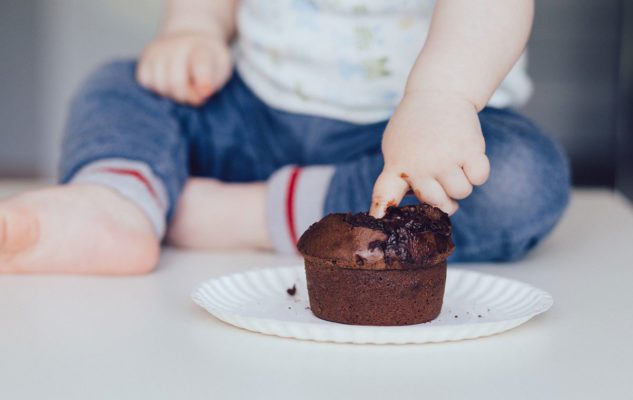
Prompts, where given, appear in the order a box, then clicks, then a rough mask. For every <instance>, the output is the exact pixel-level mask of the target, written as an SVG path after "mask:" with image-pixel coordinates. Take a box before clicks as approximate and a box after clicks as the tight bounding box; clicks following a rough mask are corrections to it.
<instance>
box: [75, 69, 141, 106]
mask: <svg viewBox="0 0 633 400" xmlns="http://www.w3.org/2000/svg"><path fill="white" fill-rule="evenodd" d="M148 94H149V92H147V91H146V90H145V89H143V88H142V87H141V86H140V85H139V84H138V82H137V81H136V61H132V60H123V61H111V62H108V63H106V64H104V65H102V66H100V67H99V68H97V69H96V70H95V71H93V72H92V73H91V74H90V75H88V77H87V78H86V79H85V80H84V82H83V83H82V85H81V86H80V88H79V91H78V92H77V94H76V96H75V98H74V102H73V103H74V104H73V106H75V105H80V102H85V101H90V100H94V99H96V98H112V97H119V98H127V99H129V98H134V97H137V96H146V95H148Z"/></svg>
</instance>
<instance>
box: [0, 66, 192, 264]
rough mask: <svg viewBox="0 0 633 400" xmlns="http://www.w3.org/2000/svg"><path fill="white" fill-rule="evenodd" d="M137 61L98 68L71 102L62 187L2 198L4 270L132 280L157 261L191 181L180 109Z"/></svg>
mask: <svg viewBox="0 0 633 400" xmlns="http://www.w3.org/2000/svg"><path fill="white" fill-rule="evenodd" d="M134 68H135V65H134V63H131V62H123V63H113V64H110V65H107V66H106V67H104V68H102V69H100V70H99V71H98V72H96V73H95V74H94V75H93V76H92V77H91V78H90V79H89V80H88V82H87V84H86V85H84V87H83V89H82V90H81V91H80V93H79V95H78V96H77V97H76V98H75V100H74V102H73V104H72V105H71V113H70V117H69V122H68V133H67V135H66V139H65V141H64V146H63V159H62V167H61V173H62V181H63V182H64V183H67V184H65V185H60V186H55V187H51V188H48V189H43V190H38V191H33V192H28V193H25V194H22V195H19V196H16V197H14V198H11V199H8V200H5V201H2V202H0V272H9V273H28V272H36V273H100V274H134V273H143V272H147V271H150V270H151V269H152V268H153V267H154V266H155V265H156V263H157V261H158V254H159V242H160V239H161V236H162V234H163V230H164V225H165V215H166V213H168V212H169V210H171V209H172V208H173V204H175V202H176V198H177V196H178V193H179V191H180V188H181V186H182V184H183V183H184V181H185V179H186V176H187V170H186V166H187V158H186V157H187V143H186V141H185V139H184V135H182V134H181V132H180V128H179V124H178V121H177V119H176V117H175V116H174V107H175V106H174V104H173V103H171V102H169V101H167V100H164V99H162V98H159V97H157V96H154V95H153V94H151V93H149V92H147V91H145V90H144V89H142V88H140V87H139V86H138V85H137V84H136V81H135V79H134Z"/></svg>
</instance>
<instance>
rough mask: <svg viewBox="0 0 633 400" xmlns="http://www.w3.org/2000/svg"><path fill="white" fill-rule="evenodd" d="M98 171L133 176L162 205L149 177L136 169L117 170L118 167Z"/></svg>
mask: <svg viewBox="0 0 633 400" xmlns="http://www.w3.org/2000/svg"><path fill="white" fill-rule="evenodd" d="M98 171H101V172H109V173H111V174H118V175H126V176H131V177H132V178H136V179H138V180H139V181H140V182H141V183H142V184H143V185H145V187H146V188H147V191H148V192H149V193H150V194H151V195H152V197H153V198H154V200H156V202H157V203H158V204H159V205H160V197H159V196H158V193H156V190H155V189H154V187H153V186H152V184H151V183H150V181H149V179H147V177H146V176H145V175H143V174H142V173H140V172H139V171H137V170H135V169H130V168H116V167H103V168H99V169H98Z"/></svg>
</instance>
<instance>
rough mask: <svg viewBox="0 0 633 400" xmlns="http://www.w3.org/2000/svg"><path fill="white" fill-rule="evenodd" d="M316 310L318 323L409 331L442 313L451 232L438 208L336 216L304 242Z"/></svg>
mask: <svg viewBox="0 0 633 400" xmlns="http://www.w3.org/2000/svg"><path fill="white" fill-rule="evenodd" d="M298 248H299V251H300V252H301V254H302V255H303V257H304V259H305V269H306V278H307V283H308V295H309V298H310V308H311V310H312V312H313V313H314V314H315V315H316V316H317V317H319V318H321V319H325V320H328V321H334V322H340V323H344V324H352V325H411V324H418V323H422V322H427V321H430V320H432V319H434V318H436V317H437V316H438V315H439V313H440V310H441V308H442V301H443V298H444V285H445V283H446V259H447V258H448V256H449V255H450V254H451V253H452V252H453V249H454V245H453V242H452V241H451V224H450V220H449V219H448V215H446V214H445V213H444V212H442V211H441V210H440V209H439V208H436V207H432V206H429V205H427V204H421V205H417V206H405V207H400V208H397V207H390V208H389V209H388V210H387V213H386V215H385V216H384V217H383V218H381V219H376V218H373V217H371V216H370V215H368V214H367V213H360V214H330V215H328V216H326V217H325V218H323V219H322V220H321V221H319V222H317V223H315V224H313V225H312V226H311V227H310V228H309V229H308V230H307V231H306V232H305V233H304V234H303V236H301V238H300V239H299V243H298Z"/></svg>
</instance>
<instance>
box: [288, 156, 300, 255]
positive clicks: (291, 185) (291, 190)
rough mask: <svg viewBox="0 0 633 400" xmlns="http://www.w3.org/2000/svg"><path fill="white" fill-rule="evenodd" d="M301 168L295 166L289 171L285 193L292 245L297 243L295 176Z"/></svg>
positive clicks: (296, 176)
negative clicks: (286, 191)
mask: <svg viewBox="0 0 633 400" xmlns="http://www.w3.org/2000/svg"><path fill="white" fill-rule="evenodd" d="M299 172H301V168H295V169H293V170H292V172H291V173H290V180H289V181H288V193H287V194H286V222H287V223H288V233H289V234H290V240H291V241H292V244H293V245H296V244H297V229H296V228H295V212H294V207H295V204H294V203H295V188H296V186H297V178H298V177H299Z"/></svg>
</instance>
